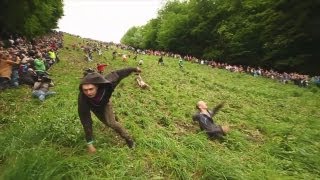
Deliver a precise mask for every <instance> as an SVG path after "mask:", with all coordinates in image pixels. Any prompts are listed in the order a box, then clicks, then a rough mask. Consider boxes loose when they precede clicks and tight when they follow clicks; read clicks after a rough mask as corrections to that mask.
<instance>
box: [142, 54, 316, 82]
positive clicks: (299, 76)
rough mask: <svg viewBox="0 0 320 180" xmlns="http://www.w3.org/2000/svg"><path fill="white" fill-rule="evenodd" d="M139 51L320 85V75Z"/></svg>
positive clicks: (233, 70)
mask: <svg viewBox="0 0 320 180" xmlns="http://www.w3.org/2000/svg"><path fill="white" fill-rule="evenodd" d="M137 52H139V53H142V54H148V55H154V56H166V57H172V58H176V59H178V60H179V65H180V64H181V59H183V60H184V61H189V62H192V63H198V64H202V65H207V66H211V67H212V68H219V69H225V70H228V71H230V72H238V73H248V74H250V75H252V76H255V77H256V76H261V77H266V78H271V79H275V80H277V81H279V82H281V83H284V84H288V83H293V84H295V85H298V86H300V87H307V86H309V84H310V83H312V84H315V85H317V86H319V87H320V76H313V77H310V76H309V75H304V74H299V73H296V72H291V73H288V72H282V73H280V72H277V71H275V70H272V69H271V70H267V69H263V68H261V67H251V66H242V65H230V64H228V63H223V62H217V61H213V60H210V61H209V60H204V59H198V58H196V57H193V56H190V55H186V56H181V55H180V54H177V53H170V52H164V51H157V50H137Z"/></svg>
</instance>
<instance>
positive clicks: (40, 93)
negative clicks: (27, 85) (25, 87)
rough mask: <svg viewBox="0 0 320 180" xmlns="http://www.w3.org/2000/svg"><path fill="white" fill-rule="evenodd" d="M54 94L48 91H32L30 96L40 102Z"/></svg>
mask: <svg viewBox="0 0 320 180" xmlns="http://www.w3.org/2000/svg"><path fill="white" fill-rule="evenodd" d="M55 93H56V92H54V91H48V92H44V91H42V90H33V91H32V95H33V97H37V98H38V99H39V100H40V101H44V100H45V99H46V96H48V95H52V94H55Z"/></svg>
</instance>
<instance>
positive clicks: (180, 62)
mask: <svg viewBox="0 0 320 180" xmlns="http://www.w3.org/2000/svg"><path fill="white" fill-rule="evenodd" d="M179 68H180V69H183V60H182V58H180V59H179Z"/></svg>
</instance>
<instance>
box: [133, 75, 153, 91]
mask: <svg viewBox="0 0 320 180" xmlns="http://www.w3.org/2000/svg"><path fill="white" fill-rule="evenodd" d="M136 80H137V83H138V85H139V87H141V88H142V89H147V88H151V87H150V86H149V85H148V84H147V83H145V82H144V81H143V80H142V77H141V76H140V74H137V78H136Z"/></svg>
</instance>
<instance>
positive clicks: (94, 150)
mask: <svg viewBox="0 0 320 180" xmlns="http://www.w3.org/2000/svg"><path fill="white" fill-rule="evenodd" d="M96 151H97V149H96V148H95V147H94V146H93V144H89V145H88V153H89V154H94V153H95V152H96Z"/></svg>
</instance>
